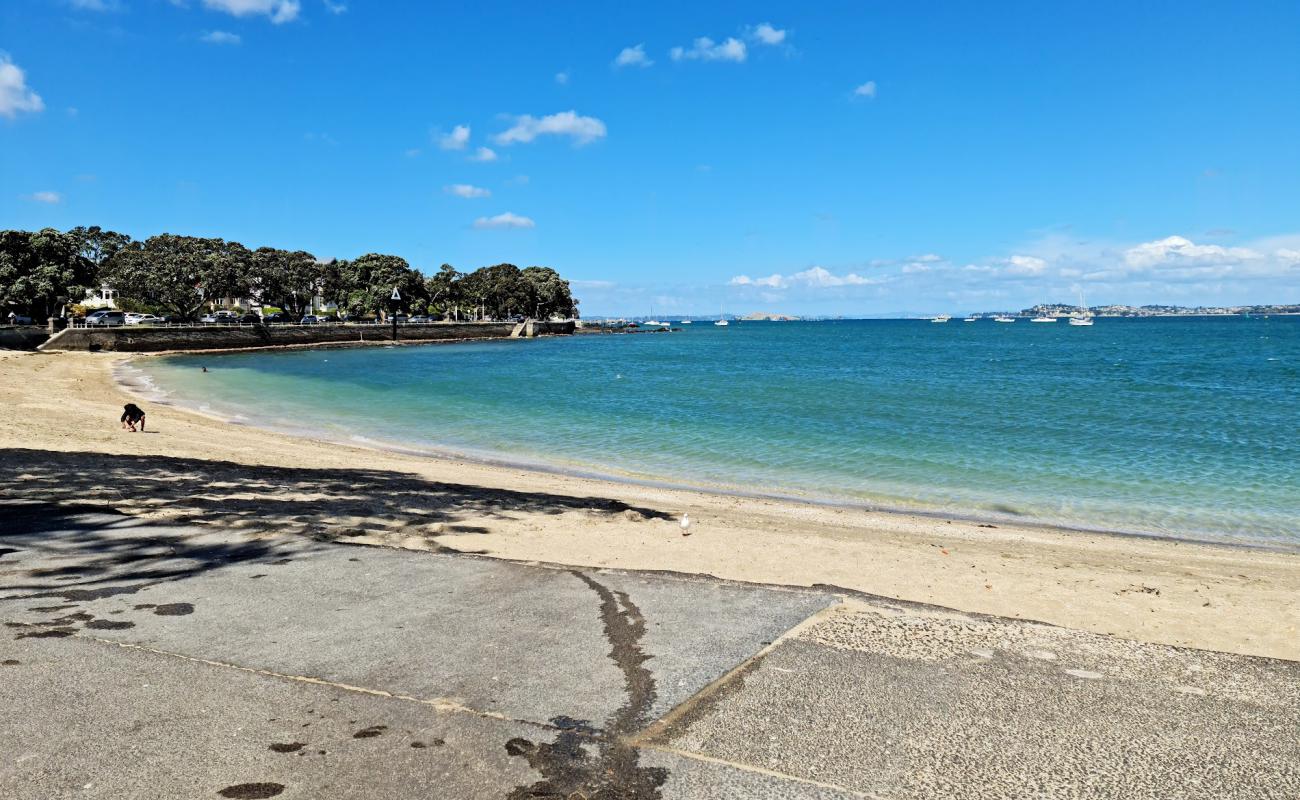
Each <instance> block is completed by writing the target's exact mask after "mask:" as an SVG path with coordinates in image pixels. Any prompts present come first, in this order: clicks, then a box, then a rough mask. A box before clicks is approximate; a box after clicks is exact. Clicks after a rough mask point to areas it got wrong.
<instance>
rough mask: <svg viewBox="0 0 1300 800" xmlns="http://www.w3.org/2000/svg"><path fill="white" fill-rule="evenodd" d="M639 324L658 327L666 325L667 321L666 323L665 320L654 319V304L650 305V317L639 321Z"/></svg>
mask: <svg viewBox="0 0 1300 800" xmlns="http://www.w3.org/2000/svg"><path fill="white" fill-rule="evenodd" d="M641 324H642V325H645V326H647V327H650V328H660V327H663V326H665V325H667V324H668V323H667V322H660V321H659V320H657V319H655V307H654V306H650V319H648V320H646V321H645V322H643V323H641Z"/></svg>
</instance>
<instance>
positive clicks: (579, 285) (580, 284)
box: [569, 281, 618, 289]
mask: <svg viewBox="0 0 1300 800" xmlns="http://www.w3.org/2000/svg"><path fill="white" fill-rule="evenodd" d="M569 285H570V286H572V287H573V288H574V289H613V288H614V287H615V286H617V285H618V284H617V283H614V282H613V281H569Z"/></svg>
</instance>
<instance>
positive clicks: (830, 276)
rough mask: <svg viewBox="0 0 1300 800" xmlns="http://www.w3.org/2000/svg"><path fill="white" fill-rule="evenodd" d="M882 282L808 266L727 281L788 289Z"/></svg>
mask: <svg viewBox="0 0 1300 800" xmlns="http://www.w3.org/2000/svg"><path fill="white" fill-rule="evenodd" d="M884 282H885V279H884V278H866V277H863V276H862V275H859V274H857V273H856V272H849V273H847V274H844V275H836V274H835V273H833V272H831V271H830V270H828V269H826V268H825V267H809V268H808V269H806V270H804V271H803V272H796V273H794V274H792V275H781V274H780V273H773V274H771V275H768V276H767V277H766V278H751V277H749V276H748V275H737V276H736V277H734V278H732V279H731V280H730V281H728V284H729V285H731V286H757V287H761V288H767V289H788V288H791V287H805V288H809V289H828V288H834V287H839V286H875V285H877V284H881V283H884Z"/></svg>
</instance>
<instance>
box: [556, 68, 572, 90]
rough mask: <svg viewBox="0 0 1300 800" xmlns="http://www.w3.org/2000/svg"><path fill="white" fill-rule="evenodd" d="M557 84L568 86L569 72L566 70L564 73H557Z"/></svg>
mask: <svg viewBox="0 0 1300 800" xmlns="http://www.w3.org/2000/svg"><path fill="white" fill-rule="evenodd" d="M555 82H556V83H558V84H560V85H561V86H564V85H565V84H567V83H568V82H569V71H568V70H564V71H563V72H557V73H555Z"/></svg>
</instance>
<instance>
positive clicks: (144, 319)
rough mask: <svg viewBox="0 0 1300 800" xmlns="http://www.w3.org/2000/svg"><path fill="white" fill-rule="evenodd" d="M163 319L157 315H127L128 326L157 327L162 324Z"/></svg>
mask: <svg viewBox="0 0 1300 800" xmlns="http://www.w3.org/2000/svg"><path fill="white" fill-rule="evenodd" d="M162 321H163V319H162V317H160V316H158V315H157V314H127V315H126V324H127V325H157V324H158V323H160V322H162Z"/></svg>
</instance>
